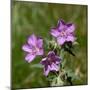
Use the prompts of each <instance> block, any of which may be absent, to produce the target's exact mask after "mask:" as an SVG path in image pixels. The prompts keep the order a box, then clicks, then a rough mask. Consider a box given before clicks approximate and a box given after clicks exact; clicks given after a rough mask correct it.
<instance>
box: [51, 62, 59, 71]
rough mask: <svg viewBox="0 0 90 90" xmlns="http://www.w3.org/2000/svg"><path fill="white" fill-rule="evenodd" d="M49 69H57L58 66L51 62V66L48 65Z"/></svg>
mask: <svg viewBox="0 0 90 90" xmlns="http://www.w3.org/2000/svg"><path fill="white" fill-rule="evenodd" d="M50 70H51V71H58V70H59V66H58V65H56V64H55V63H52V64H51V67H50Z"/></svg>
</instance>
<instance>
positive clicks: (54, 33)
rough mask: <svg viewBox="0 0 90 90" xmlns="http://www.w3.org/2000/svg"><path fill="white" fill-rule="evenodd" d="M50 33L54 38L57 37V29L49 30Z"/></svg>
mask: <svg viewBox="0 0 90 90" xmlns="http://www.w3.org/2000/svg"><path fill="white" fill-rule="evenodd" d="M50 33H51V35H52V36H54V37H58V36H59V31H58V30H57V29H51V32H50Z"/></svg>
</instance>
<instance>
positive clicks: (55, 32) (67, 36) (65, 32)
mask: <svg viewBox="0 0 90 90" xmlns="http://www.w3.org/2000/svg"><path fill="white" fill-rule="evenodd" d="M74 30H75V25H74V24H72V23H65V22H64V21H63V20H59V21H58V25H57V27H56V28H52V29H51V32H50V33H51V35H52V36H54V37H55V38H56V39H57V42H58V44H59V45H63V44H64V43H65V42H68V41H71V42H74V41H75V36H74Z"/></svg>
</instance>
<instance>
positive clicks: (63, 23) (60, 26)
mask: <svg viewBox="0 0 90 90" xmlns="http://www.w3.org/2000/svg"><path fill="white" fill-rule="evenodd" d="M65 25H66V24H65V22H64V20H59V21H58V29H59V30H61V31H62V30H63V29H64V27H65Z"/></svg>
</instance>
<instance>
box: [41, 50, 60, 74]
mask: <svg viewBox="0 0 90 90" xmlns="http://www.w3.org/2000/svg"><path fill="white" fill-rule="evenodd" d="M60 61H61V58H60V57H59V56H57V55H55V53H54V52H53V51H50V52H49V53H48V55H47V57H45V58H43V59H42V61H41V62H40V63H41V64H42V65H44V75H45V76H47V75H48V74H49V72H50V71H59V64H60Z"/></svg>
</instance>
